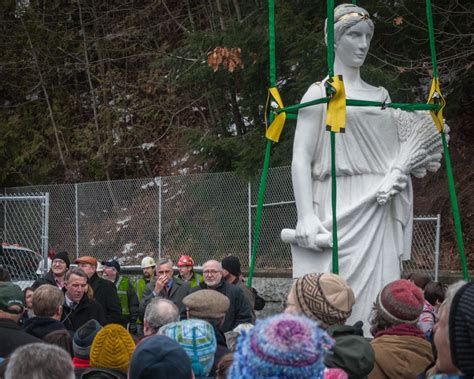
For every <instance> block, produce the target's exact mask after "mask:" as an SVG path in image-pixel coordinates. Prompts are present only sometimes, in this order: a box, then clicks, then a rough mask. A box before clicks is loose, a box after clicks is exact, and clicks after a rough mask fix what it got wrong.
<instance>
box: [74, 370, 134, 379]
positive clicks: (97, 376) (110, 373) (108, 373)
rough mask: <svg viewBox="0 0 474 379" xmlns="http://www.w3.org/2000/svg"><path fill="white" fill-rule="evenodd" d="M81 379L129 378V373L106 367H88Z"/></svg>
mask: <svg viewBox="0 0 474 379" xmlns="http://www.w3.org/2000/svg"><path fill="white" fill-rule="evenodd" d="M81 379H127V374H126V373H124V372H121V371H117V370H112V369H105V368H88V369H86V370H85V371H84V372H83V373H82V375H81Z"/></svg>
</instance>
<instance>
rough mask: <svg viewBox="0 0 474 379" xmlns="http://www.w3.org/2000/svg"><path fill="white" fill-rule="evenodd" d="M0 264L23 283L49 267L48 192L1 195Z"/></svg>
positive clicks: (13, 278)
mask: <svg viewBox="0 0 474 379" xmlns="http://www.w3.org/2000/svg"><path fill="white" fill-rule="evenodd" d="M0 212H1V218H0V223H1V229H0V230H1V233H0V236H1V238H2V249H1V250H0V265H1V266H3V267H6V268H7V269H8V270H9V272H10V275H11V277H12V280H13V281H15V282H19V283H20V284H22V285H23V286H24V285H26V284H27V283H28V282H31V281H32V280H35V279H36V277H37V270H38V267H39V266H41V265H40V263H41V261H43V267H42V272H43V273H45V272H46V271H47V270H48V265H47V259H48V225H49V194H48V193H39V194H38V193H35V194H22V195H3V196H0Z"/></svg>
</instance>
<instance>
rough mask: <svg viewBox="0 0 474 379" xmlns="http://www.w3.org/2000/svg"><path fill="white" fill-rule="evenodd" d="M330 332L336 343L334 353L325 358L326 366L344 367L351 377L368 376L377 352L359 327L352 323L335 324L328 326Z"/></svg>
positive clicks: (356, 378) (350, 378) (357, 378)
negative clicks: (360, 331) (359, 332)
mask: <svg viewBox="0 0 474 379" xmlns="http://www.w3.org/2000/svg"><path fill="white" fill-rule="evenodd" d="M327 332H328V334H329V335H331V336H332V337H333V338H334V339H335V340H336V344H335V345H334V347H333V349H332V354H328V355H327V356H326V358H325V359H324V364H325V366H326V367H330V368H342V369H343V370H344V371H345V372H347V374H348V375H349V379H359V378H360V379H362V378H367V375H369V373H370V372H371V371H372V369H373V368H374V360H375V353H374V349H372V346H370V343H369V342H368V341H367V340H366V339H365V338H364V337H362V336H361V335H358V334H357V329H356V328H355V327H353V326H350V325H334V326H331V327H329V328H328V330H327Z"/></svg>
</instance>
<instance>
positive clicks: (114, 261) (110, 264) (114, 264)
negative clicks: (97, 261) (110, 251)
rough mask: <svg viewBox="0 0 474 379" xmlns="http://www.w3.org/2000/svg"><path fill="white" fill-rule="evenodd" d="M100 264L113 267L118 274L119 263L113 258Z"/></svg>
mask: <svg viewBox="0 0 474 379" xmlns="http://www.w3.org/2000/svg"><path fill="white" fill-rule="evenodd" d="M102 266H104V267H113V268H114V269H115V270H116V271H117V272H118V273H119V274H120V264H119V263H118V262H117V261H116V260H115V259H111V260H110V261H104V262H102Z"/></svg>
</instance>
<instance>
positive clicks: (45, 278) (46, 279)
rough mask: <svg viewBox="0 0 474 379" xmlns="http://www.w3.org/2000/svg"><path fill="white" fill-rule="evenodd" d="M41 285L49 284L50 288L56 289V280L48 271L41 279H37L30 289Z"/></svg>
mask: <svg viewBox="0 0 474 379" xmlns="http://www.w3.org/2000/svg"><path fill="white" fill-rule="evenodd" d="M43 284H51V285H52V286H55V287H56V280H55V279H54V275H53V273H52V272H51V271H48V272H47V273H46V274H44V276H43V277H42V278H38V279H36V280H35V282H34V283H33V285H32V287H33V288H34V289H37V288H38V287H39V286H42V285H43Z"/></svg>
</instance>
